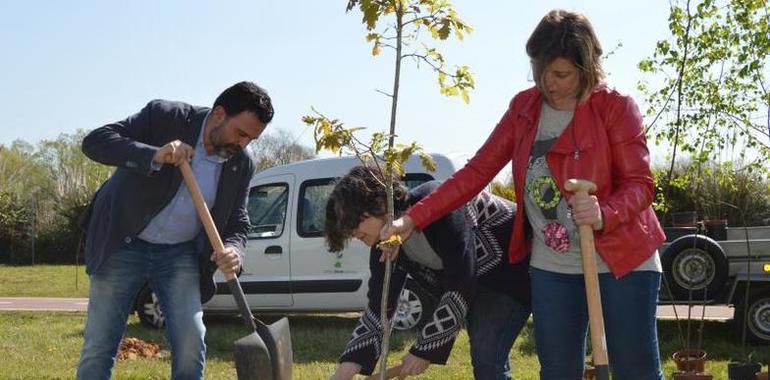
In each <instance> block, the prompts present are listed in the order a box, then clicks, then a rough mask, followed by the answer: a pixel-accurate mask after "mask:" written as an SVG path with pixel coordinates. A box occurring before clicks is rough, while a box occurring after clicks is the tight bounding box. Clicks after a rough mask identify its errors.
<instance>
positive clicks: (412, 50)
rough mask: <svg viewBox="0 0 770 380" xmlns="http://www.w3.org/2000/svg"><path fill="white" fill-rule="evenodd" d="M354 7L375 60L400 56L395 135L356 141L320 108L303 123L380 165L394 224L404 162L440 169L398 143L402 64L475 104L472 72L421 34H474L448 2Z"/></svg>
mask: <svg viewBox="0 0 770 380" xmlns="http://www.w3.org/2000/svg"><path fill="white" fill-rule="evenodd" d="M354 8H358V9H359V10H360V11H361V13H362V14H363V18H362V22H363V24H364V25H366V29H367V31H368V33H367V35H366V40H367V41H368V42H371V44H372V50H371V52H372V55H375V56H376V55H379V54H380V53H381V52H382V50H383V49H389V50H391V51H393V52H394V62H393V87H392V89H391V91H390V92H389V93H387V92H384V91H380V92H381V93H383V94H384V95H385V96H387V97H388V98H390V110H391V112H390V130H389V131H388V132H387V133H382V132H379V133H374V134H372V135H371V138H370V139H369V141H368V142H364V141H362V140H359V139H358V138H357V137H356V136H355V132H356V131H358V130H360V129H362V128H346V127H344V125H343V123H341V122H340V121H339V120H337V119H330V118H328V117H326V116H325V115H323V114H322V113H320V112H318V111H316V110H315V109H314V110H313V111H314V112H315V115H312V116H305V117H303V121H304V122H305V123H306V124H308V125H310V126H313V127H314V137H315V141H316V150H317V151H318V150H320V149H327V150H330V151H332V152H334V153H337V154H343V153H352V154H355V155H356V156H357V157H359V159H361V160H362V161H363V162H370V163H371V164H373V165H376V166H377V167H379V168H380V170H381V171H382V172H383V173H385V178H386V183H383V186H385V191H386V194H387V213H386V222H387V223H390V222H391V221H392V220H393V185H394V184H393V177H394V175H393V174H396V175H398V176H403V174H404V171H403V163H404V162H405V161H406V160H407V159H408V158H409V157H410V156H411V155H412V154H419V155H420V157H421V159H422V163H423V165H424V166H425V167H426V169H428V170H433V169H434V165H435V164H434V162H433V160H432V159H431V157H430V156H429V155H428V154H426V153H425V152H424V150H423V149H422V147H421V146H420V145H418V144H417V143H415V142H412V143H410V144H395V142H394V138H395V137H396V124H397V122H396V120H397V118H396V116H397V113H398V112H397V111H398V95H399V83H400V79H401V64H402V63H403V61H404V60H405V59H409V60H411V61H413V62H415V63H416V64H418V65H420V64H424V65H427V66H428V67H430V68H431V69H432V70H433V71H434V72H435V73H436V76H437V80H438V85H439V91H440V93H441V94H444V95H447V96H461V97H462V98H463V100H465V102H466V103H467V102H468V101H469V100H470V98H469V94H468V92H469V91H470V89H472V88H473V86H474V82H473V77H472V75H471V73H470V71H469V70H468V67H467V66H459V67H455V68H454V69H451V70H450V69H448V68H447V67H446V63H445V60H444V56H443V55H442V54H441V53H440V52H439V51H438V50H437V49H436V48H435V47H432V46H430V45H428V44H427V43H425V42H423V41H422V40H423V39H422V38H421V36H422V34H421V33H424V32H425V31H426V30H427V32H428V33H430V36H431V38H432V39H433V40H446V39H448V38H449V37H450V36H455V37H456V38H457V39H462V38H463V36H464V35H465V34H466V33H470V32H471V28H470V27H469V26H468V25H467V24H466V23H465V22H463V21H462V20H461V19H460V18H459V17H458V15H457V13H456V11H455V10H454V8H453V7H452V5H451V4H450V3H449V2H448V1H446V0H349V1H348V4H347V10H348V11H350V10H352V9H354ZM385 20H387V21H385ZM383 21H385V22H383ZM383 24H384V25H383ZM418 43H421V44H420V45H418ZM390 272H391V262H390V260H386V262H385V278H384V280H383V287H382V289H383V293H382V303H381V305H380V307H381V310H380V311H381V312H380V315H381V324H382V326H383V341H382V349H381V357H380V370H381V373H382V376H383V378H384V370H385V368H386V365H387V354H388V351H389V337H390V323H389V321H388V315H387V314H388V313H387V295H388V290H389V288H390V286H389V285H390Z"/></svg>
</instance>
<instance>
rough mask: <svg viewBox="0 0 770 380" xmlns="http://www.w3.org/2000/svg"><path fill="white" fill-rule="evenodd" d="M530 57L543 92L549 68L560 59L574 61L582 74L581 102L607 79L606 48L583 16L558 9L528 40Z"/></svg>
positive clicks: (548, 15) (547, 15)
mask: <svg viewBox="0 0 770 380" xmlns="http://www.w3.org/2000/svg"><path fill="white" fill-rule="evenodd" d="M527 55H528V56H529V58H530V59H531V60H532V74H533V75H532V76H533V78H534V79H535V83H536V84H537V87H538V88H539V89H540V92H541V93H542V94H543V95H544V96H547V93H548V92H547V91H545V89H544V88H543V87H542V86H543V85H544V84H543V75H544V74H545V68H546V66H548V65H549V64H550V63H551V62H553V61H554V60H556V59H557V58H565V59H567V60H569V61H571V62H572V63H573V64H574V65H575V66H576V67H577V68H578V70H579V73H580V90H579V91H578V96H577V98H578V100H584V99H585V98H587V97H588V95H590V94H591V92H593V90H594V89H595V88H596V87H597V86H598V85H599V83H601V81H602V80H603V79H604V70H603V69H602V63H601V57H602V45H601V44H600V43H599V39H598V38H597V37H596V33H594V28H593V26H591V22H590V21H588V18H586V16H584V15H583V14H581V13H577V12H570V11H565V10H561V9H555V10H552V11H550V12H548V13H547V14H546V15H545V16H544V17H543V19H542V20H540V23H539V24H537V27H535V30H534V31H533V32H532V35H530V36H529V39H528V40H527Z"/></svg>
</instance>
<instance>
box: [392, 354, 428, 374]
mask: <svg viewBox="0 0 770 380" xmlns="http://www.w3.org/2000/svg"><path fill="white" fill-rule="evenodd" d="M428 366H430V362H429V361H427V360H425V359H423V358H419V357H417V356H414V355H412V354H406V356H404V360H403V361H401V373H400V374H399V378H400V379H403V378H405V377H407V376H417V375H419V374H421V373H423V372H425V370H426V369H428Z"/></svg>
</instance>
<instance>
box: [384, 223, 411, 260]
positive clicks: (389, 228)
mask: <svg viewBox="0 0 770 380" xmlns="http://www.w3.org/2000/svg"><path fill="white" fill-rule="evenodd" d="M414 227H415V226H414V221H413V220H412V218H410V217H409V215H404V216H402V217H400V218H398V219H396V220H394V221H393V222H392V223H391V224H390V225H387V224H386V225H385V226H383V227H382V230H380V240H388V239H390V237H391V236H393V235H398V236H400V237H401V241H402V242H404V241H406V239H409V236H411V235H412V232H413V231H414ZM398 248H399V245H397V244H383V245H382V246H380V250H381V251H382V255H381V256H380V262H381V263H383V262H385V259H388V260H391V261H392V260H394V259H395V258H396V257H397V256H398Z"/></svg>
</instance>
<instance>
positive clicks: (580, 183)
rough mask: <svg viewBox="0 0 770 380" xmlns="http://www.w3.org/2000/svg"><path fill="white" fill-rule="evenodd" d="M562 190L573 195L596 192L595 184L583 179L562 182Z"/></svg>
mask: <svg viewBox="0 0 770 380" xmlns="http://www.w3.org/2000/svg"><path fill="white" fill-rule="evenodd" d="M564 188H565V189H566V190H567V191H570V192H573V193H586V194H591V193H593V192H595V191H596V184H595V183H593V182H591V181H589V180H585V179H574V178H573V179H568V180H567V182H564Z"/></svg>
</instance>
